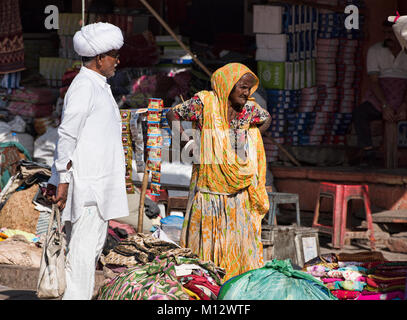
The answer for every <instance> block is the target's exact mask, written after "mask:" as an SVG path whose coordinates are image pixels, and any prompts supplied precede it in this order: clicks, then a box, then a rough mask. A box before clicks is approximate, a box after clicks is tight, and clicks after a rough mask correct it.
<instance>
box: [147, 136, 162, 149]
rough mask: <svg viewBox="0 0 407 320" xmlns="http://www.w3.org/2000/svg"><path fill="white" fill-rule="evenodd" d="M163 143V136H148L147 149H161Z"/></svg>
mask: <svg viewBox="0 0 407 320" xmlns="http://www.w3.org/2000/svg"><path fill="white" fill-rule="evenodd" d="M162 142H163V137H162V136H150V135H149V136H147V147H161V145H162Z"/></svg>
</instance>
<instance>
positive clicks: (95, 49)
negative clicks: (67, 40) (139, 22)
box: [73, 22, 123, 57]
mask: <svg viewBox="0 0 407 320" xmlns="http://www.w3.org/2000/svg"><path fill="white" fill-rule="evenodd" d="M122 46H123V34H122V31H121V30H120V28H119V27H116V26H115V25H113V24H110V23H106V22H98V23H92V24H88V25H87V26H84V27H82V28H81V30H79V31H78V32H76V33H75V35H74V37H73V47H74V49H75V51H76V53H77V54H78V55H80V56H81V57H95V56H97V55H98V54H102V53H106V52H108V51H110V50H119V49H120V48H121V47H122Z"/></svg>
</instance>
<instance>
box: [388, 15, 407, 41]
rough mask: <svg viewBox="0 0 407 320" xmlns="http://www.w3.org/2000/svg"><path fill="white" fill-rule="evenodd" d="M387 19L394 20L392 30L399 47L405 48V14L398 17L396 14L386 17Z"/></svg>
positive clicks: (406, 35)
mask: <svg viewBox="0 0 407 320" xmlns="http://www.w3.org/2000/svg"><path fill="white" fill-rule="evenodd" d="M396 19H397V21H396ZM388 20H389V21H390V22H394V21H396V23H395V24H393V31H394V33H395V34H396V37H397V39H398V40H399V42H400V45H401V47H402V48H403V49H405V48H407V16H400V17H399V18H397V17H396V16H391V17H388Z"/></svg>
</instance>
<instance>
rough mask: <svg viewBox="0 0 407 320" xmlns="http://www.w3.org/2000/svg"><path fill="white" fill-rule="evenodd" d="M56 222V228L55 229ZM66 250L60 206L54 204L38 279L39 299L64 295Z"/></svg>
mask: <svg viewBox="0 0 407 320" xmlns="http://www.w3.org/2000/svg"><path fill="white" fill-rule="evenodd" d="M55 220H56V222H57V223H56V224H57V227H56V228H54V221H55ZM65 248H66V242H65V237H64V236H63V234H62V233H61V215H60V212H59V208H58V206H57V205H56V204H53V205H52V213H51V217H50V219H49V224H48V232H47V236H46V240H45V243H44V247H43V251H42V258H41V265H40V274H39V277H38V284H37V296H38V297H39V298H45V299H47V298H48V299H52V298H59V297H61V296H62V295H63V294H64V291H65V286H66V282H65V281H66V280H65Z"/></svg>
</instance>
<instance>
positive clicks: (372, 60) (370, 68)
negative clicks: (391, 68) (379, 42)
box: [366, 47, 380, 74]
mask: <svg viewBox="0 0 407 320" xmlns="http://www.w3.org/2000/svg"><path fill="white" fill-rule="evenodd" d="M378 53H379V52H378V50H376V48H375V47H370V48H369V50H368V51H367V59H366V69H367V73H368V74H379V73H380V63H379V56H378Z"/></svg>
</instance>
